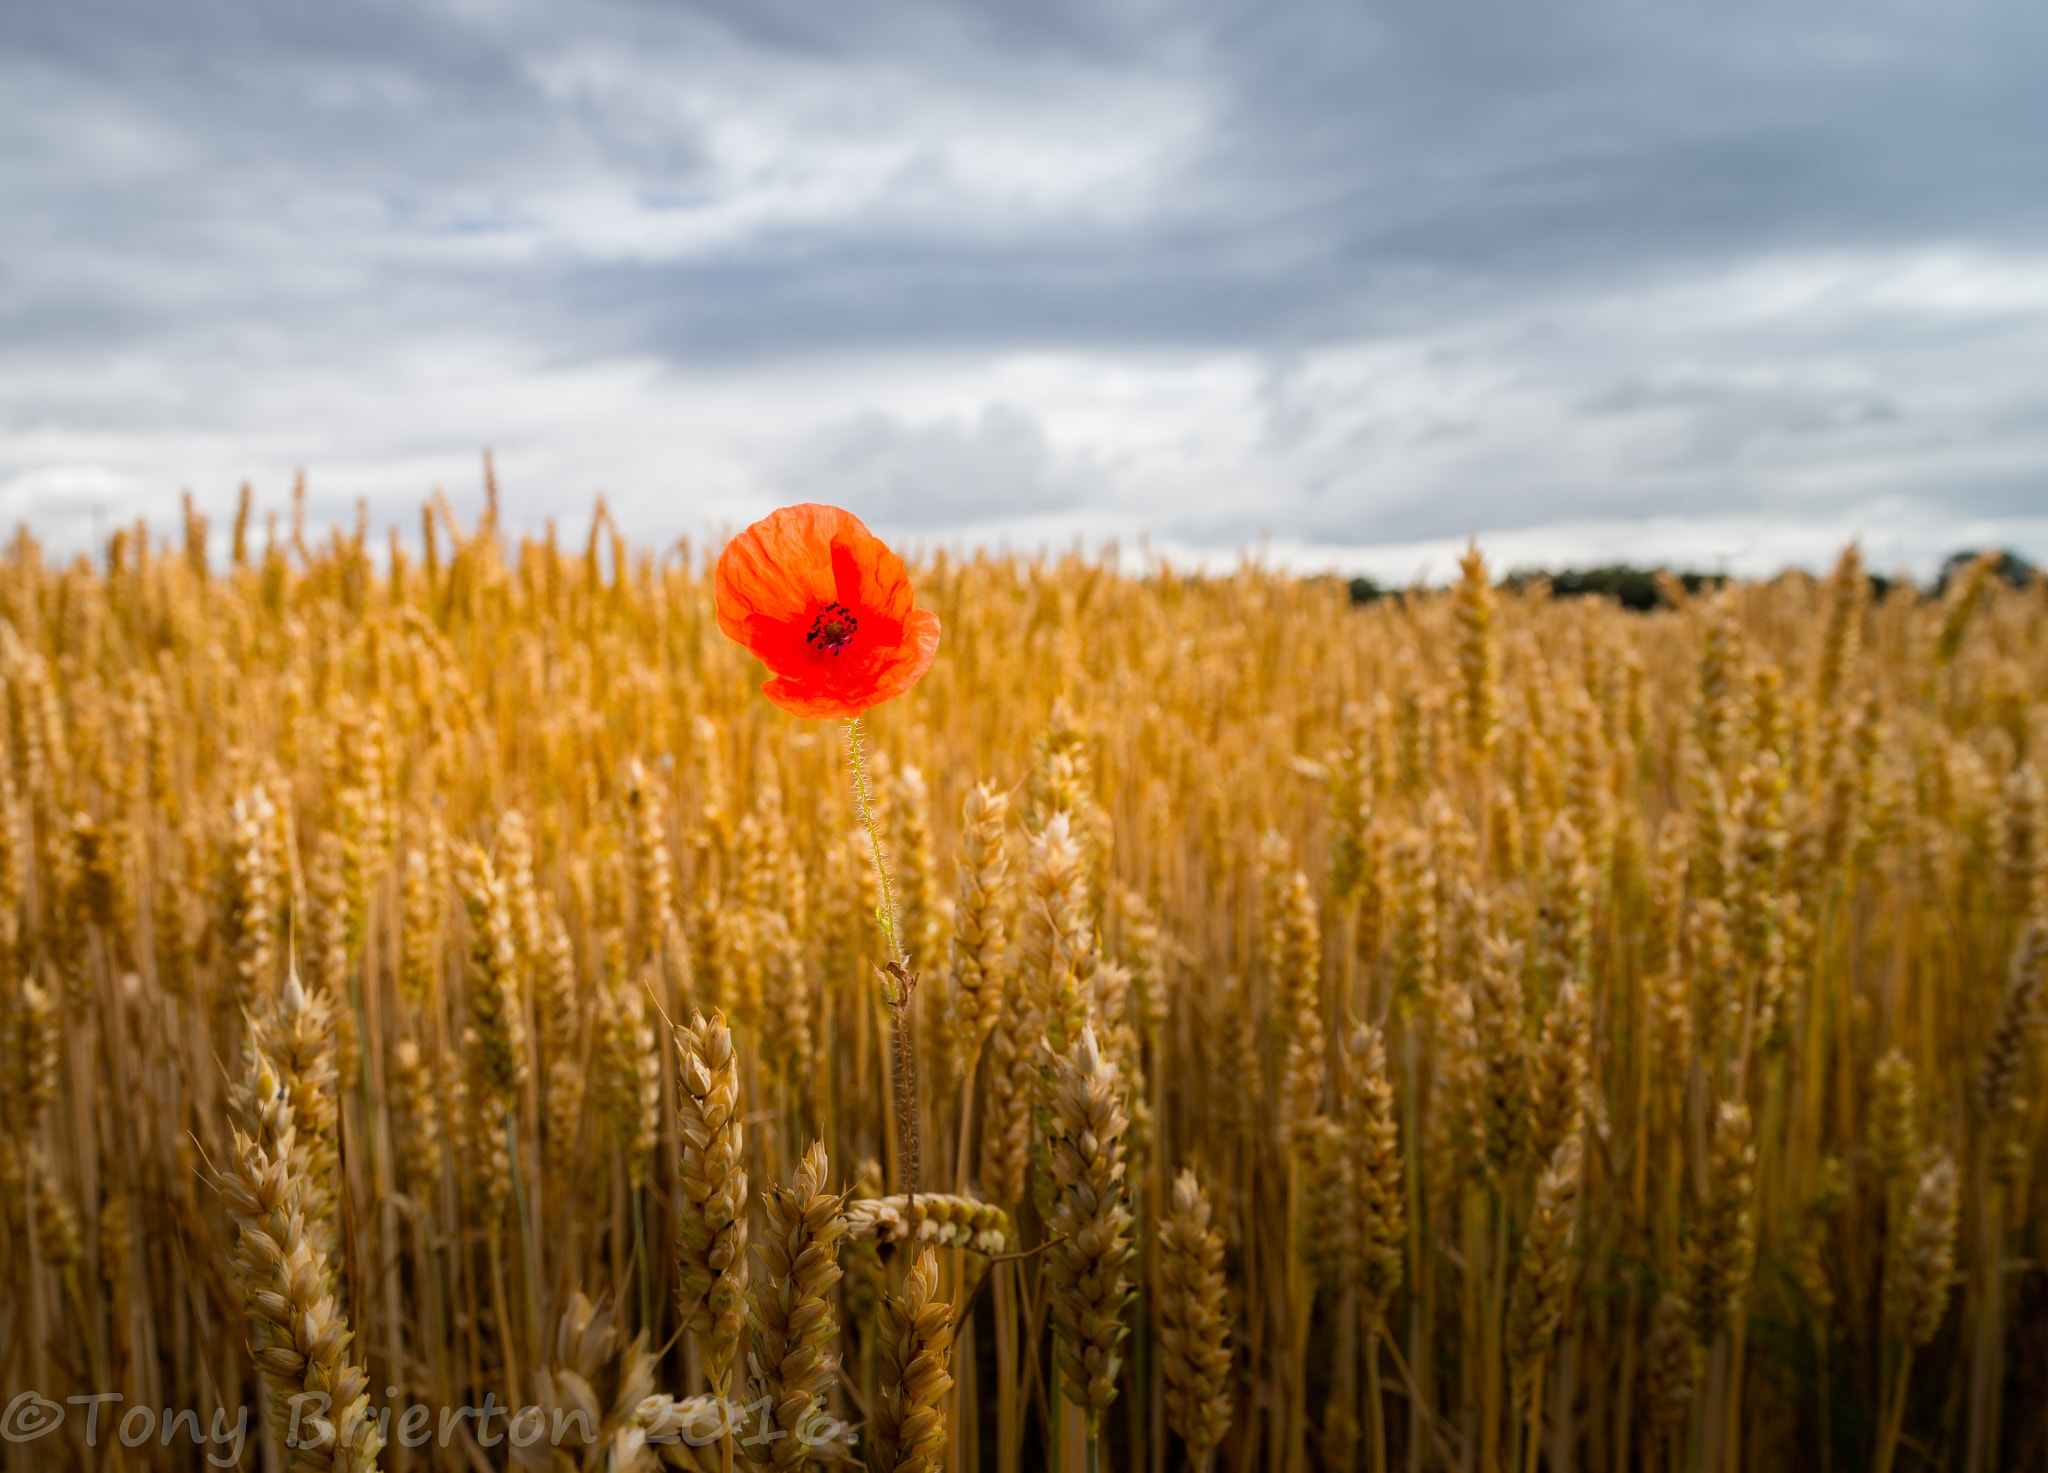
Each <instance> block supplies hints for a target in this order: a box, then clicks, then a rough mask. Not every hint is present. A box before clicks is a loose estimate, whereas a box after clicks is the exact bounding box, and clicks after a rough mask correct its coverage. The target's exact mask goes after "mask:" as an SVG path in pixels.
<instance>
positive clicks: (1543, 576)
mask: <svg viewBox="0 0 2048 1473" xmlns="http://www.w3.org/2000/svg"><path fill="white" fill-rule="evenodd" d="M1977 556H1978V554H1977V550H1976V549H1974V548H1972V549H1970V550H1968V551H1965V552H1958V553H1954V554H1952V555H1950V556H1949V557H1948V558H1947V559H1945V560H1944V561H1943V562H1942V565H1941V571H1940V572H1939V573H1938V574H1936V575H1935V579H1934V582H1933V583H1932V584H1931V585H1930V586H1929V587H1928V589H1927V592H1928V594H1929V595H1930V596H1932V597H1936V598H1939V597H1940V596H1941V595H1942V594H1944V593H1946V592H1947V591H1948V585H1949V581H1950V580H1951V579H1952V578H1954V577H1955V576H1956V575H1957V574H1959V573H1960V572H1961V571H1962V570H1963V569H1964V568H1966V567H1968V566H1969V565H1970V564H1971V563H1973V562H1975V561H1976V559H1977ZM2036 573H2037V570H2036V568H2035V567H2034V565H2033V564H2032V563H2031V562H2029V561H2028V560H2027V559H2026V558H2024V557H2021V556H2020V555H2019V554H2018V553H2016V552H2014V551H2013V550H2012V549H2011V548H2006V549H2004V550H2003V551H2001V552H2000V553H1999V564H1998V576H1999V577H2001V578H2003V579H2004V580H2005V581H2006V582H2007V583H2010V584H2011V585H2012V586H2013V587H2015V588H2023V587H2025V586H2026V585H2027V583H2028V582H2029V580H2031V579H2032V578H2034V577H2035V576H2036ZM1726 576H1727V575H1726V574H1723V573H1699V572H1680V571H1674V570H1672V569H1669V568H1638V567H1635V566H1633V565H1632V564H1629V563H1606V564H1603V565H1602V566H1600V567H1597V568H1566V569H1564V570H1563V571H1561V572H1551V571H1548V570H1546V569H1541V568H1518V569H1516V570H1515V571H1514V572H1511V573H1509V574H1507V575H1506V576H1505V577H1503V578H1502V579H1501V580H1500V586H1501V587H1502V588H1505V589H1510V590H1512V591H1514V592H1516V593H1524V592H1527V591H1529V590H1530V589H1533V588H1535V587H1536V586H1537V585H1538V584H1544V585H1547V586H1548V587H1549V589H1550V596H1551V597H1552V598H1585V597H1589V596H1590V597H1594V598H1611V599H1613V600H1614V601H1615V602H1616V603H1618V604H1620V605H1621V606H1622V607H1623V608H1625V609H1632V610H1635V611H1636V612H1638V613H1647V612H1648V611H1649V610H1651V609H1656V608H1664V607H1667V606H1668V605H1669V603H1670V600H1669V599H1667V598H1666V597H1665V592H1664V589H1665V581H1666V580H1667V579H1670V580H1673V581H1675V582H1676V583H1677V584H1678V585H1679V586H1680V587H1682V588H1683V589H1684V590H1685V591H1686V592H1687V593H1698V592H1699V591H1700V590H1701V589H1703V588H1715V587H1719V586H1720V584H1721V583H1722V582H1723V581H1724V580H1725V578H1726ZM1898 581H1899V580H1897V579H1895V578H1891V577H1887V576H1886V575H1885V574H1883V573H1872V574H1871V575H1870V591H1871V594H1872V596H1873V597H1877V598H1882V597H1883V596H1884V595H1885V594H1887V593H1889V592H1890V591H1891V587H1892V585H1893V584H1894V583H1895V582H1898ZM1350 588H1351V602H1352V603H1354V604H1369V603H1372V602H1374V601H1376V600H1378V599H1381V598H1384V597H1386V596H1387V595H1388V594H1390V593H1397V592H1399V591H1400V590H1398V589H1395V588H1389V587H1386V586H1385V585H1382V584H1380V583H1377V582H1375V581H1374V580H1373V579H1371V578H1366V577H1358V578H1353V579H1351V580H1350Z"/></svg>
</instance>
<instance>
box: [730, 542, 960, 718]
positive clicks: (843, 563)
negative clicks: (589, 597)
mask: <svg viewBox="0 0 2048 1473" xmlns="http://www.w3.org/2000/svg"><path fill="white" fill-rule="evenodd" d="M714 584H715V587H716V591H717V597H718V627H719V628H720V629H723V630H724V631H725V632H726V633H727V634H729V635H731V636H732V637H733V638H734V639H736V640H738V641H739V642H740V643H741V644H743V645H745V646H746V647H747V648H748V649H749V650H751V651H753V652H754V654H755V655H756V656H758V657H759V658H760V660H761V662H762V663H763V664H765V665H766V666H767V667H768V673H769V679H768V680H767V682H766V683H765V684H763V685H762V687H761V689H762V690H763V691H764V692H765V693H766V694H767V696H768V699H769V700H770V701H773V702H774V703H775V704H776V705H778V706H780V707H781V708H782V709H783V710H785V711H790V712H793V713H795V714H796V715H798V716H806V717H809V718H811V719H812V720H818V721H822V720H825V719H827V718H830V717H835V716H858V715H860V713H861V712H863V711H865V710H867V709H868V707H870V706H879V705H880V704H881V703H882V702H884V701H888V700H894V699H895V698H896V697H897V696H900V695H902V694H903V693H904V692H905V691H907V690H909V689H910V688H911V687H912V686H913V685H915V684H917V682H918V678H919V677H920V676H922V675H923V674H924V672H925V671H927V670H929V669H930V668H931V663H932V656H933V655H934V654H936V653H937V652H938V648H939V616H938V615H937V614H934V613H932V612H931V611H930V610H929V609H920V608H916V607H914V606H913V602H912V600H913V598H914V595H913V594H912V592H911V588H910V578H909V576H908V575H907V574H906V573H905V572H904V571H903V559H902V558H900V557H898V556H896V554H895V553H893V552H891V551H889V549H888V548H887V547H886V546H884V545H883V543H882V541H881V539H880V538H878V537H876V536H875V535H874V534H873V533H872V532H870V531H868V529H867V528H866V527H864V526H862V525H861V521H860V518H859V517H856V516H855V515H853V513H852V512H847V511H841V510H840V509H839V508H838V507H836V506H816V505H806V506H785V507H784V508H782V510H780V511H778V512H775V513H773V514H771V515H770V516H768V517H766V518H764V519H763V520H761V521H758V522H756V523H754V525H753V526H751V527H749V528H747V530H746V531H744V532H742V533H740V535H739V536H737V537H735V538H733V540H732V541H730V542H728V543H727V544H726V545H725V551H724V552H722V553H720V554H719V557H718V572H717V576H716V578H715V579H714Z"/></svg>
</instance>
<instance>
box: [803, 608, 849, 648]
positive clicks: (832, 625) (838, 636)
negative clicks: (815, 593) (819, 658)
mask: <svg viewBox="0 0 2048 1473" xmlns="http://www.w3.org/2000/svg"><path fill="white" fill-rule="evenodd" d="M859 628H860V620H859V619H858V618H856V617H855V616H854V612H853V610H852V609H849V608H848V607H847V606H846V605H845V604H841V603H829V604H826V605H825V607H824V608H822V609H820V610H819V611H818V617H817V618H815V619H813V620H812V621H811V632H810V633H809V634H806V635H805V636H804V643H805V644H808V645H814V646H816V647H817V648H818V649H819V650H820V651H825V650H829V651H831V653H832V654H834V655H837V654H838V653H839V652H840V651H841V650H843V649H845V648H846V647H847V646H848V645H849V644H852V643H853V634H854V631H855V630H857V629H859Z"/></svg>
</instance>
